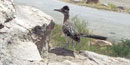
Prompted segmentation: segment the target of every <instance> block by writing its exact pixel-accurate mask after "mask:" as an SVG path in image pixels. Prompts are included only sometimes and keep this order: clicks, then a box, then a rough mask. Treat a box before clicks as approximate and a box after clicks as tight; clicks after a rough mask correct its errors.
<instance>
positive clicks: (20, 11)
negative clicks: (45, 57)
mask: <svg viewBox="0 0 130 65" xmlns="http://www.w3.org/2000/svg"><path fill="white" fill-rule="evenodd" d="M0 24H2V25H4V27H3V28H1V29H0V65H45V64H44V63H42V62H41V60H42V58H41V56H42V54H41V55H40V53H41V52H42V53H43V54H44V52H46V51H47V44H48V43H49V39H50V38H49V37H50V36H49V35H50V33H51V30H52V28H53V27H54V23H53V18H52V17H51V16H49V15H47V14H45V13H43V12H42V11H40V10H38V9H35V8H33V7H29V6H21V5H14V3H13V1H12V0H0ZM39 31H40V32H39ZM37 32H38V34H37ZM43 38H44V39H43ZM39 41H44V42H39ZM38 45H39V46H41V47H40V49H41V50H39V46H38ZM43 51H44V52H43ZM39 52H40V53H39Z"/></svg>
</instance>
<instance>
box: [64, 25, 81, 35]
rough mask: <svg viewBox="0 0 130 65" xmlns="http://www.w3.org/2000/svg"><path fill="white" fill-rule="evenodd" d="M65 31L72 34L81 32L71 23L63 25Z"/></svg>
mask: <svg viewBox="0 0 130 65" xmlns="http://www.w3.org/2000/svg"><path fill="white" fill-rule="evenodd" d="M63 32H66V33H67V34H70V35H75V34H78V33H79V32H78V30H77V29H76V27H75V26H74V25H72V24H71V23H67V24H64V25H63Z"/></svg>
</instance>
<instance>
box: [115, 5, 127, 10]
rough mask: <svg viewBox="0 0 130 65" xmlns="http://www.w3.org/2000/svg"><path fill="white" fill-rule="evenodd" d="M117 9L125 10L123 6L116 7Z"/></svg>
mask: <svg viewBox="0 0 130 65" xmlns="http://www.w3.org/2000/svg"><path fill="white" fill-rule="evenodd" d="M117 8H118V9H121V10H125V8H124V7H123V6H117Z"/></svg>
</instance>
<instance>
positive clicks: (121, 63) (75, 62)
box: [48, 51, 130, 65]
mask: <svg viewBox="0 0 130 65" xmlns="http://www.w3.org/2000/svg"><path fill="white" fill-rule="evenodd" d="M75 54H76V57H72V56H69V55H68V56H64V55H55V54H53V53H49V58H48V60H49V63H48V65H117V64H118V65H129V64H130V60H128V59H124V58H118V57H109V56H105V55H101V54H97V53H94V52H91V51H80V52H79V53H75Z"/></svg>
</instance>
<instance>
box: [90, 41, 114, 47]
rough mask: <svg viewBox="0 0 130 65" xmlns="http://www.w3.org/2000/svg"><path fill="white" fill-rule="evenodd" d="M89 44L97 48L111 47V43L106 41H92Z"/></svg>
mask: <svg viewBox="0 0 130 65" xmlns="http://www.w3.org/2000/svg"><path fill="white" fill-rule="evenodd" d="M90 44H91V45H97V46H112V43H111V42H109V41H106V40H94V41H92V42H91V43H90Z"/></svg>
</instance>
